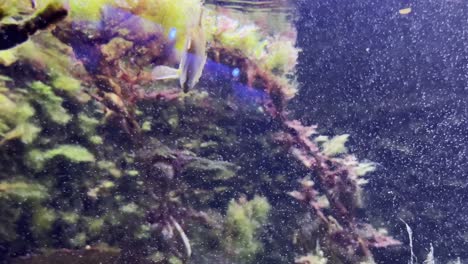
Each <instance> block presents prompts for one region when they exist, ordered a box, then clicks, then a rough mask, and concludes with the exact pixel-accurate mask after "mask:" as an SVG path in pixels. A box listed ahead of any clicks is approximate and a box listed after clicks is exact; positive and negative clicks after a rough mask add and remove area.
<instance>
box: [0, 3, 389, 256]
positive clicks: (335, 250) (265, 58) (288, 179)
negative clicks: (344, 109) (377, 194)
mask: <svg viewBox="0 0 468 264" xmlns="http://www.w3.org/2000/svg"><path fill="white" fill-rule="evenodd" d="M199 7H200V2H199V1H196V0H183V1H182V0H181V1H166V0H151V1H150V0H139V1H118V2H115V1H112V3H110V2H109V1H71V3H70V15H69V16H68V17H67V18H65V19H64V20H63V21H61V22H60V23H57V24H56V27H55V29H54V30H53V31H52V32H47V31H42V32H40V33H38V34H37V35H36V36H34V37H31V38H29V39H28V40H27V41H26V42H25V43H23V44H20V45H19V46H17V47H14V48H12V49H8V50H6V51H4V53H3V52H2V53H0V61H1V62H2V66H1V67H0V74H1V75H0V76H5V78H2V79H0V81H1V82H2V83H0V84H2V85H3V86H5V87H4V89H2V90H1V93H0V102H1V104H0V110H2V111H0V136H1V137H2V144H0V159H1V161H2V163H3V162H4V163H3V164H8V167H5V168H4V166H5V165H2V169H3V168H4V171H1V172H0V211H2V212H3V211H5V214H4V215H5V221H6V224H5V226H7V227H8V229H7V228H5V230H2V229H0V241H1V243H2V248H8V250H7V251H1V250H0V256H5V258H6V257H11V256H14V255H15V254H25V253H26V252H38V250H40V249H41V247H49V246H51V247H54V248H55V247H59V248H63V247H65V248H70V249H73V250H75V252H81V250H82V249H83V248H88V247H89V248H90V249H95V248H96V250H98V251H99V249H97V248H98V246H99V245H100V244H101V243H105V244H107V245H108V246H111V247H115V248H118V249H119V250H118V252H117V253H116V252H115V251H112V252H110V253H112V254H115V253H116V254H117V255H118V258H120V259H121V260H122V259H123V260H126V261H133V262H139V263H144V262H145V261H149V262H153V263H186V262H188V261H189V259H203V258H204V257H205V255H204V252H205V253H206V252H207V251H206V250H207V249H206V248H207V246H206V245H214V246H215V248H216V249H215V251H214V252H216V254H214V255H216V256H213V255H210V254H209V253H207V254H206V258H213V263H219V262H216V259H218V260H219V258H222V259H228V260H230V261H232V262H237V263H255V262H256V261H259V260H265V259H268V256H266V255H267V253H266V252H268V251H267V250H268V249H272V248H275V249H281V248H283V246H285V245H287V247H288V249H289V250H288V251H287V252H282V253H281V254H279V255H282V256H281V257H278V256H276V255H275V256H272V257H271V259H272V260H278V259H279V258H281V260H282V261H293V260H294V259H296V258H297V257H298V256H300V255H305V254H308V253H310V252H312V251H310V250H305V249H304V248H307V249H308V247H309V245H305V246H304V245H299V244H298V245H294V246H291V245H292V244H293V243H292V242H291V240H293V239H292V234H293V233H295V232H296V231H297V230H299V229H301V228H302V227H301V224H297V223H304V222H307V221H306V220H301V221H302V222H301V221H299V220H298V219H299V218H301V216H302V215H303V214H304V212H305V213H306V214H308V215H310V216H311V218H313V221H317V222H319V225H320V227H321V228H320V232H317V233H314V234H313V235H311V236H310V237H308V238H307V239H305V240H307V241H313V240H320V245H322V248H323V253H324V254H323V255H320V254H321V253H320V252H321V251H320V252H318V251H317V252H316V255H317V256H321V257H322V258H321V260H320V261H322V263H325V262H324V261H325V258H326V259H329V260H331V261H333V263H350V262H352V263H358V262H362V261H371V260H372V253H371V247H387V246H391V245H396V244H398V241H395V240H393V239H391V238H390V237H388V236H387V235H385V234H381V233H379V232H377V231H376V230H375V229H373V228H372V227H371V226H370V225H366V224H361V223H358V220H357V216H356V215H357V214H356V211H357V209H358V208H360V207H362V206H363V204H362V201H361V192H362V187H361V186H362V185H363V184H364V183H365V179H364V178H363V177H364V176H365V175H366V174H367V173H369V172H371V171H373V170H374V166H373V164H372V163H370V162H367V163H366V162H359V161H358V159H357V158H356V157H355V156H353V155H351V154H348V153H347V149H346V147H345V143H346V140H347V138H348V135H341V136H336V137H332V138H331V139H329V138H325V137H323V136H319V135H318V134H317V132H316V128H315V127H309V126H305V125H303V124H301V123H300V122H299V121H297V120H290V118H289V113H288V110H287V104H288V102H289V100H290V99H291V98H292V97H293V96H294V94H295V86H294V82H293V81H292V80H290V79H289V78H288V75H289V74H291V73H292V71H293V69H294V65H295V62H296V58H297V49H295V48H294V47H293V44H294V43H293V41H292V40H290V39H286V38H271V37H269V36H266V35H263V33H262V32H261V31H260V30H259V29H258V28H257V27H256V26H254V25H245V24H244V23H240V22H236V21H234V20H229V18H226V17H224V18H222V19H224V20H225V21H224V22H222V23H224V24H217V28H208V29H207V30H206V31H207V32H206V33H207V34H208V35H209V36H210V38H211V40H212V42H211V43H210V45H209V46H207V50H206V54H207V56H208V59H207V63H206V65H205V67H204V71H203V75H202V76H201V78H200V82H199V84H198V85H197V88H196V89H193V90H191V91H188V92H187V93H182V92H181V91H180V88H179V87H177V85H174V84H173V83H170V82H154V80H153V77H152V69H154V67H155V66H158V65H159V66H160V65H171V66H172V65H173V64H177V62H178V56H177V51H174V50H173V49H174V47H175V48H176V49H177V46H178V45H179V44H178V43H179V42H180V41H182V40H184V41H185V35H186V34H187V31H188V30H190V26H192V25H190V23H191V20H192V18H190V17H189V16H187V14H188V13H191V12H193V10H195V9H197V8H199ZM193 13H194V12H193ZM206 14H207V15H206V16H204V20H205V21H204V22H203V23H206V21H210V19H211V20H212V19H213V17H212V16H215V15H216V14H215V12H214V11H207V12H206ZM171 30H175V31H176V32H177V34H176V37H175V39H174V38H173V36H171V35H170V33H171V32H174V31H171ZM168 34H169V35H168ZM174 54H175V55H174ZM24 69H26V71H25V74H20V72H23V70H24ZM3 80H4V81H3ZM25 127H26V128H25ZM15 130H16V132H12V131H15ZM65 132H66V133H65ZM18 146H20V147H18ZM13 149H15V150H16V149H17V150H18V151H13ZM11 175H16V176H11ZM307 177H309V178H307ZM298 179H303V180H300V183H299V184H298V183H297V181H298ZM295 188H296V190H295V191H294V189H295ZM26 191H27V194H29V195H31V196H30V197H28V196H27V195H26V196H24V195H25V193H24V192H26ZM288 194H289V195H288ZM21 195H23V196H24V197H22V196H21ZM34 195H35V196H34ZM6 196H8V197H9V199H2V198H3V197H6ZM278 197H282V198H281V199H278ZM34 199H35V200H34ZM23 200H28V201H29V200H31V203H33V205H31V206H34V211H33V212H34V213H29V214H28V212H29V210H30V209H31V208H30V207H28V206H26V205H24V206H23V204H22V203H20V202H21V201H23ZM33 200H34V202H32V201H33ZM12 204H16V205H18V206H16V207H15V206H12ZM280 207H282V208H285V210H277V208H280ZM22 219H26V220H27V223H28V225H27V226H26V227H25V229H26V230H28V231H31V234H32V237H31V238H30V241H29V242H27V244H26V246H25V249H24V250H23V251H18V252H15V247H14V245H16V243H19V240H20V239H21V236H22V235H23V234H22V233H16V232H15V231H11V230H15V229H14V227H15V226H16V225H18V224H19V223H20V220H22ZM285 219H291V221H292V222H293V223H296V224H297V225H295V224H292V226H293V227H285V226H284V224H282V223H284V221H286V220H285ZM295 221H297V222H295ZM305 240H304V241H305ZM303 247H304V248H303ZM10 249H11V251H10ZM71 252H73V251H71ZM99 252H100V251H99ZM55 253H56V254H61V253H63V252H60V251H58V252H55ZM55 253H53V254H51V256H50V257H51V258H53V257H54V256H55V255H54V254H55ZM283 253H284V254H283ZM319 253H320V254H319ZM70 254H71V253H70ZM113 256H114V255H113ZM44 257H47V254H46V256H44ZM275 258H278V259H275ZM314 258H315V257H312V256H309V257H308V259H314ZM300 261H302V262H306V261H310V260H307V259H300ZM302 262H300V263H302ZM200 263H207V262H200Z"/></svg>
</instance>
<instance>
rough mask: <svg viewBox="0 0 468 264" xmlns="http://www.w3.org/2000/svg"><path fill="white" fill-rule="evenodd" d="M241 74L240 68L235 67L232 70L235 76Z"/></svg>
mask: <svg viewBox="0 0 468 264" xmlns="http://www.w3.org/2000/svg"><path fill="white" fill-rule="evenodd" d="M239 74H240V70H239V68H235V69H234V70H232V76H233V77H239Z"/></svg>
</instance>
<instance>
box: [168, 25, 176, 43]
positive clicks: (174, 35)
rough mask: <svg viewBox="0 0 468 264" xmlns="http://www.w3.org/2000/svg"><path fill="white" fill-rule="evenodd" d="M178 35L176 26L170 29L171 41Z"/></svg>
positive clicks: (169, 36)
mask: <svg viewBox="0 0 468 264" xmlns="http://www.w3.org/2000/svg"><path fill="white" fill-rule="evenodd" d="M176 36H177V29H176V28H171V29H170V30H169V34H168V38H169V40H171V41H172V40H174V39H175V38H176Z"/></svg>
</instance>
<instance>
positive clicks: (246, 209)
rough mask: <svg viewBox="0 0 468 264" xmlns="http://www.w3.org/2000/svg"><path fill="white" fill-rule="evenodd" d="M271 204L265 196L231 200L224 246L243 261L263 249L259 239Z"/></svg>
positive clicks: (246, 260)
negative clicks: (245, 199)
mask: <svg viewBox="0 0 468 264" xmlns="http://www.w3.org/2000/svg"><path fill="white" fill-rule="evenodd" d="M270 210H271V206H270V204H269V203H268V201H267V200H266V199H265V198H264V197H258V196H256V197H254V198H253V199H252V200H250V201H242V202H236V201H231V202H230V203H229V207H228V210H227V213H226V219H225V236H226V240H225V242H224V247H225V248H226V249H227V251H228V252H231V254H232V255H233V257H234V258H235V259H237V260H239V261H241V262H242V263H249V262H250V261H252V260H253V259H254V258H255V255H256V254H258V253H259V252H260V251H261V250H262V244H261V243H260V241H259V240H258V239H257V234H258V233H259V231H260V229H261V228H262V226H263V225H264V224H265V223H266V221H267V219H268V213H269V212H270Z"/></svg>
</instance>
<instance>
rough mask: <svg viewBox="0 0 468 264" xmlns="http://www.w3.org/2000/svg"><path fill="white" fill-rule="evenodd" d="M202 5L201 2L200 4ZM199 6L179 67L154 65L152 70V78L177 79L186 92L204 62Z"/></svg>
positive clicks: (204, 40)
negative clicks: (197, 15) (198, 13)
mask: <svg viewBox="0 0 468 264" xmlns="http://www.w3.org/2000/svg"><path fill="white" fill-rule="evenodd" d="M202 5H203V4H202ZM202 5H201V6H200V16H199V18H198V23H197V24H196V25H195V26H194V28H193V29H192V30H190V31H189V34H188V36H187V42H186V44H185V48H184V51H183V54H182V58H181V60H180V63H179V68H178V69H174V68H171V67H168V66H163V65H160V66H156V67H155V68H154V69H153V71H152V73H151V74H152V78H153V80H165V79H177V78H179V82H180V87H181V88H182V89H183V90H184V92H187V91H188V90H189V89H192V88H193V87H194V86H195V85H196V84H197V83H198V80H199V79H200V77H201V75H202V72H203V68H204V66H205V63H206V57H207V55H206V36H205V31H204V30H203V22H202V17H203V6H202Z"/></svg>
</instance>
